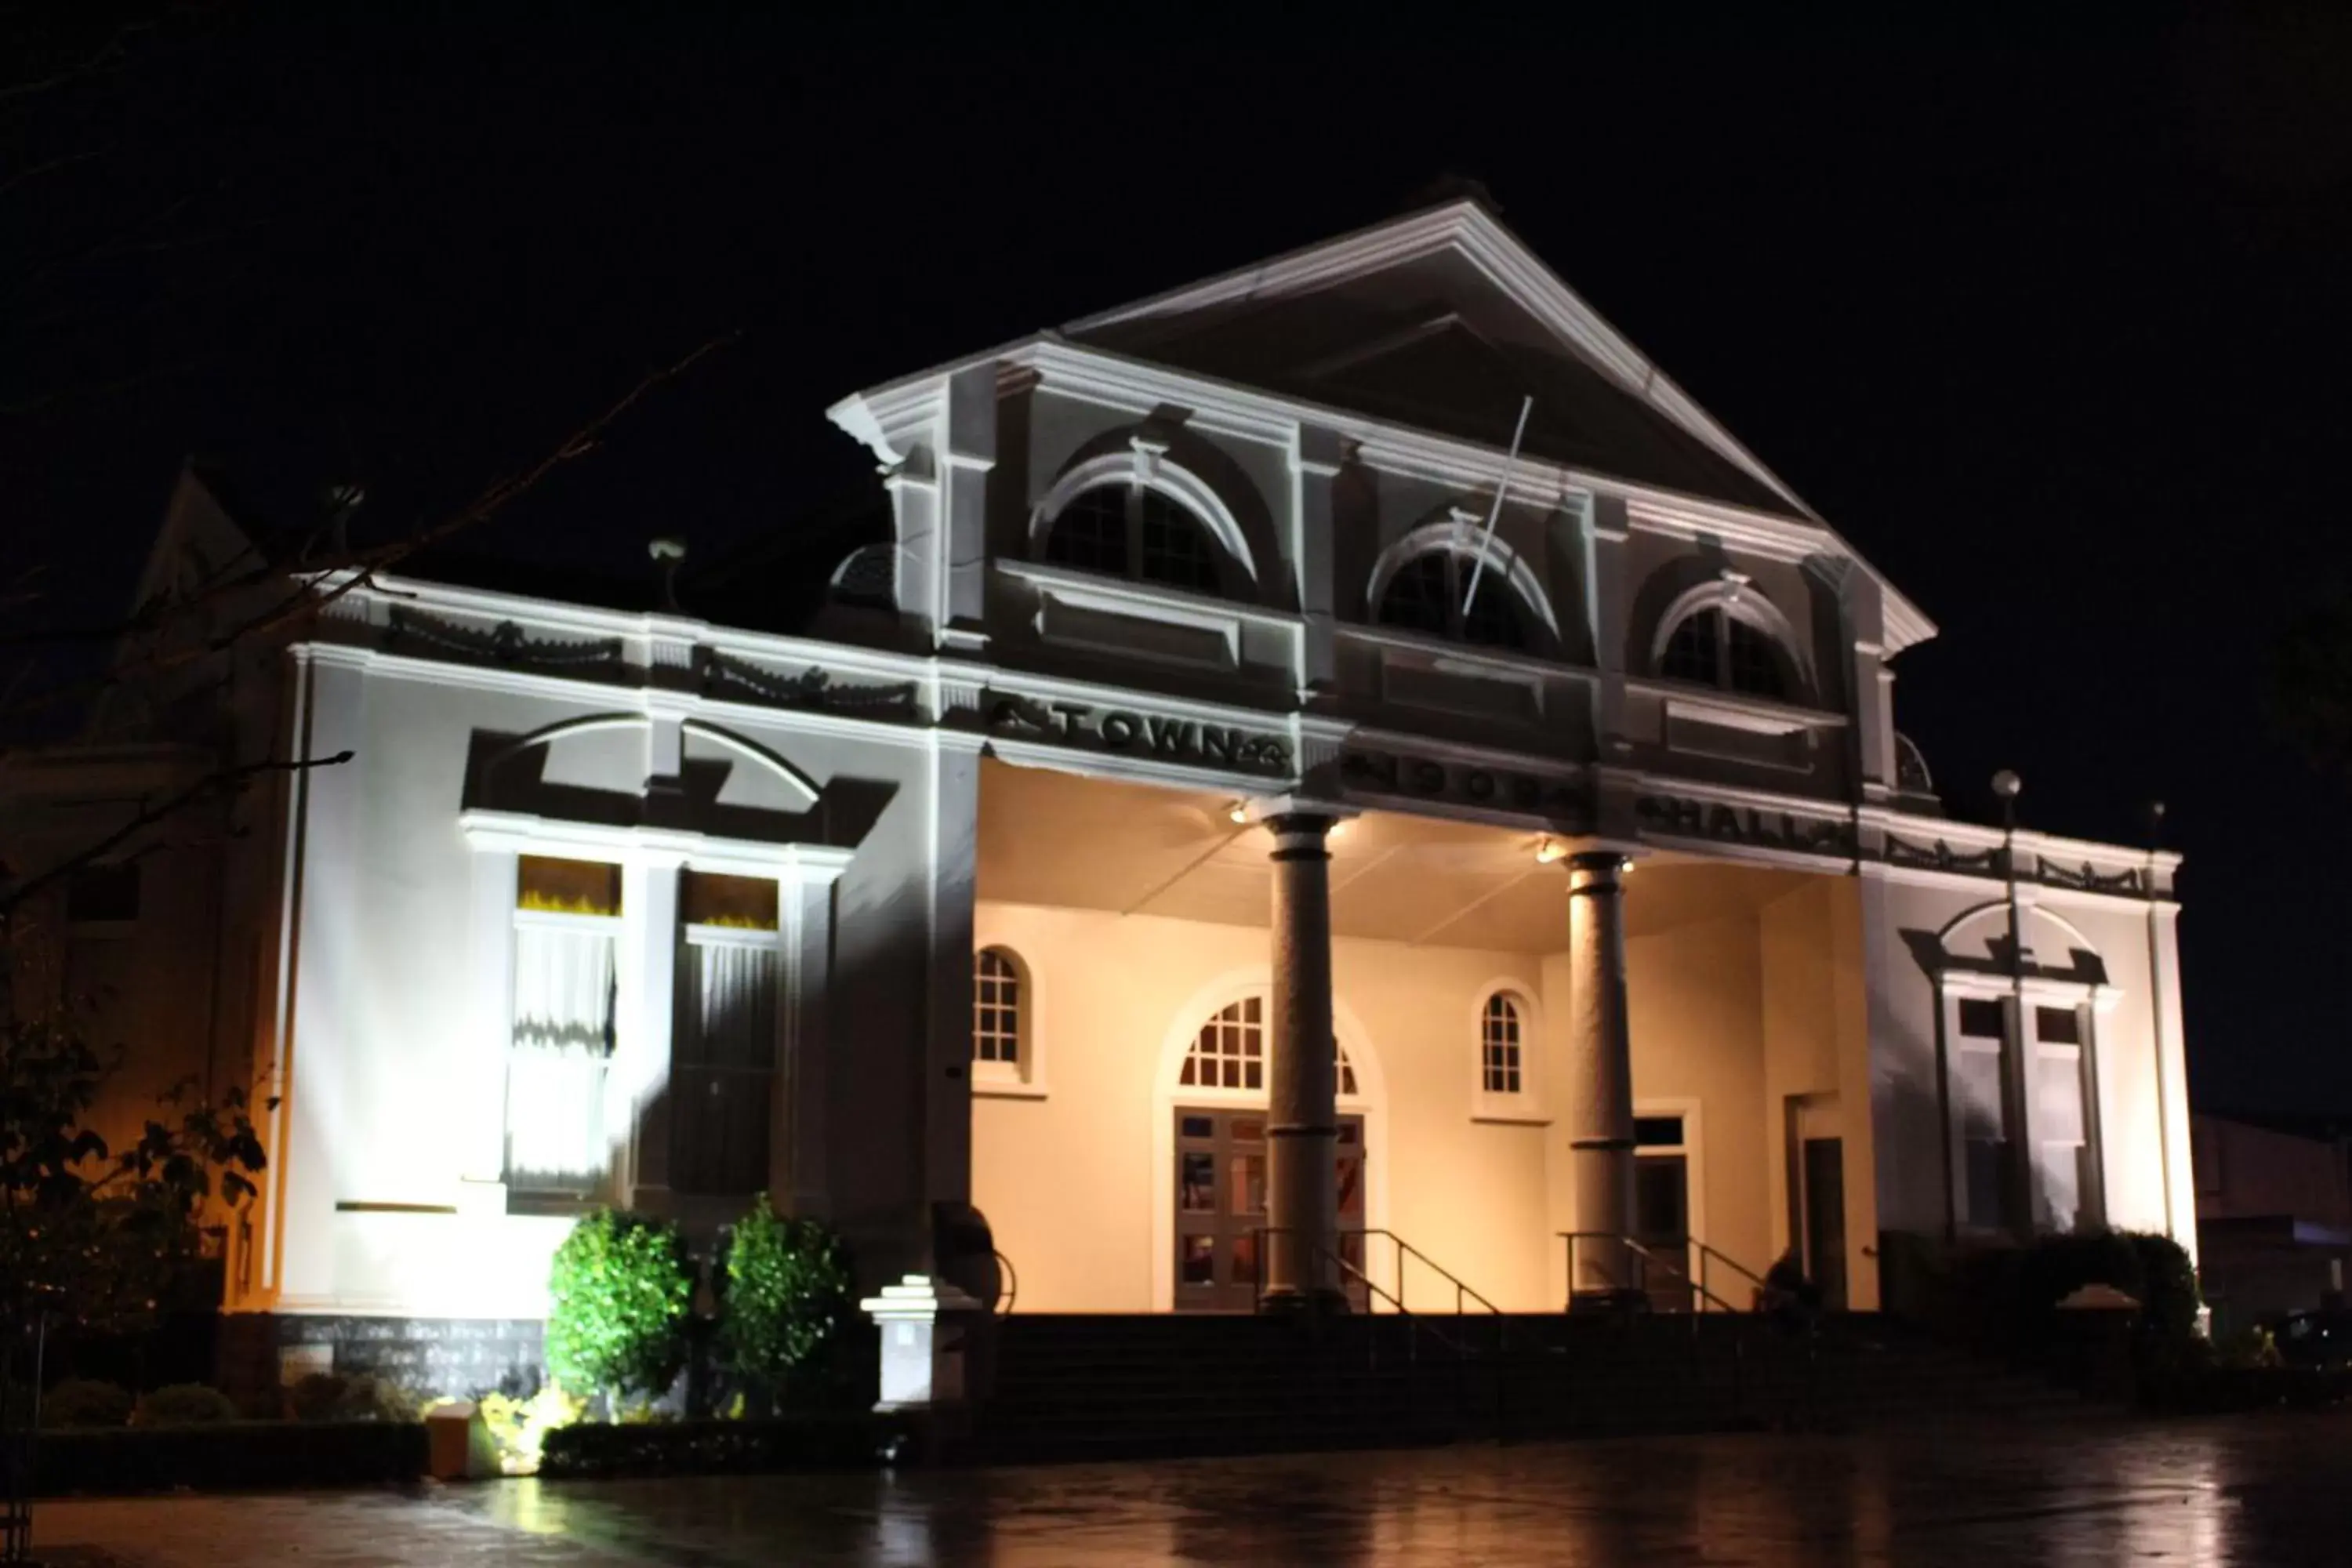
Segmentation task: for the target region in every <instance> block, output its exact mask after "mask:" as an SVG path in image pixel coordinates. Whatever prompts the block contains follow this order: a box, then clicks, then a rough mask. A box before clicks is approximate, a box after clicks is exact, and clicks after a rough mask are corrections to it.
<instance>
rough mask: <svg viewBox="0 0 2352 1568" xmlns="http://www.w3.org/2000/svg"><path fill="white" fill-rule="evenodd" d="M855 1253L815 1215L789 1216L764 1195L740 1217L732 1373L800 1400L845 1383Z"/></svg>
mask: <svg viewBox="0 0 2352 1568" xmlns="http://www.w3.org/2000/svg"><path fill="white" fill-rule="evenodd" d="M853 1294H854V1292H853V1290H852V1287H851V1282H850V1268H849V1258H848V1254H847V1252H846V1251H845V1249H844V1247H843V1246H842V1243H841V1238H840V1237H837V1236H835V1234H834V1233H833V1232H832V1231H831V1230H830V1229H828V1228H826V1227H825V1226H824V1225H822V1224H820V1223H819V1222H817V1221H815V1220H813V1219H785V1218H782V1217H780V1216H779V1215H777V1214H776V1212H775V1211H774V1210H773V1209H772V1208H770V1207H769V1206H768V1200H767V1197H766V1195H765V1194H761V1198H760V1201H759V1202H758V1203H757V1204H756V1205H753V1207H752V1209H751V1213H750V1214H748V1215H744V1216H743V1218H742V1219H741V1220H740V1221H738V1222H737V1224H736V1226H735V1231H734V1236H733V1237H732V1238H731V1239H730V1242H729V1244H728V1247H727V1294H726V1300H725V1303H724V1310H723V1315H722V1316H721V1317H720V1319H719V1354H720V1356H721V1358H722V1360H723V1363H724V1364H725V1365H726V1367H727V1370H728V1371H730V1372H731V1373H734V1374H735V1376H736V1377H738V1378H740V1379H741V1380H742V1381H743V1382H744V1383H745V1384H748V1385H750V1386H751V1388H752V1389H753V1390H755V1391H756V1392H757V1394H759V1395H761V1396H764V1399H765V1401H766V1402H768V1403H770V1404H773V1403H774V1402H776V1401H778V1400H780V1399H793V1400H795V1401H796V1402H797V1401H799V1400H801V1399H802V1398H803V1396H809V1395H817V1394H822V1393H824V1392H827V1391H829V1390H831V1389H832V1388H834V1387H835V1385H836V1384H838V1383H839V1381H840V1376H841V1373H842V1371H843V1364H844V1354H843V1350H844V1343H845V1339H846V1335H847V1329H848V1327H849V1325H850V1324H851V1323H852V1322H853V1321H855V1319H854V1315H853V1314H854V1313H855V1311H856V1305H855V1302H854V1300H853V1299H852V1298H853Z"/></svg>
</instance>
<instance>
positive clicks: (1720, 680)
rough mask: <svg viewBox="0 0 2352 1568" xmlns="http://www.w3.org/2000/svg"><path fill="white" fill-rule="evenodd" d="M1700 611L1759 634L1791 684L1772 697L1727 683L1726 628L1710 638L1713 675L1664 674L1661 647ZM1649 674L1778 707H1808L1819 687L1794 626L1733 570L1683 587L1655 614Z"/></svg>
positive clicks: (1728, 639) (1671, 682)
mask: <svg viewBox="0 0 2352 1568" xmlns="http://www.w3.org/2000/svg"><path fill="white" fill-rule="evenodd" d="M1704 615H1720V616H1723V617H1725V619H1727V620H1739V621H1743V622H1745V623H1747V625H1748V629H1749V630H1751V631H1754V632H1756V633H1757V634H1759V636H1761V637H1765V638H1766V639H1768V640H1769V641H1770V642H1771V644H1772V645H1773V646H1774V647H1777V648H1778V649H1779V650H1780V657H1781V658H1783V659H1785V660H1786V661H1787V662H1788V668H1789V674H1790V683H1791V686H1792V689H1790V690H1786V691H1783V692H1782V693H1781V694H1780V696H1778V697H1771V696H1768V695H1766V694H1765V693H1763V692H1760V691H1742V690H1740V689H1738V688H1737V687H1735V686H1733V685H1732V684H1731V629H1730V627H1729V626H1724V627H1721V628H1719V631H1718V635H1717V637H1716V649H1715V659H1716V678H1715V679H1713V680H1706V681H1696V680H1689V679H1684V678H1683V677H1680V676H1670V675H1668V674H1667V673H1666V649H1667V647H1669V646H1671V645H1672V644H1673V642H1674V640H1675V633H1676V632H1679V631H1681V630H1682V629H1683V625H1684V623H1685V622H1687V621H1691V620H1694V619H1696V618H1697V617H1698V616H1704ZM1650 673H1651V675H1652V676H1653V677H1654V678H1655V679H1659V680H1661V681H1664V682H1665V683H1666V684H1667V685H1669V686H1671V687H1674V688H1675V689H1683V690H1699V691H1712V692H1715V693H1717V694H1718V695H1720V696H1722V697H1724V698H1727V699H1728V700H1732V701H1735V702H1764V703H1771V704H1775V705H1778V706H1780V707H1783V708H1811V707H1812V706H1813V705H1814V704H1815V702H1816V701H1817V700H1818V699H1817V697H1816V696H1815V693H1816V692H1817V691H1819V689H1820V686H1819V683H1818V682H1817V681H1815V679H1813V668H1812V661H1811V659H1809V658H1806V657H1805V645H1804V643H1803V642H1802V641H1801V640H1800V639H1799V637H1798V636H1797V628H1796V627H1795V626H1791V625H1790V621H1789V617H1788V616H1785V615H1782V614H1781V613H1780V606H1779V605H1775V604H1774V603H1773V602H1772V601H1771V600H1770V599H1769V598H1767V597H1765V595H1764V594H1763V593H1762V591H1760V590H1759V589H1758V588H1757V587H1756V586H1755V585H1754V584H1753V583H1752V582H1750V581H1749V580H1748V578H1747V577H1745V576H1742V575H1740V574H1738V573H1733V574H1730V575H1729V576H1727V577H1724V578H1721V579H1718V580H1717V581H1715V582H1712V583H1702V584H1699V585H1698V586H1697V587H1696V588H1690V589H1685V591H1684V592H1683V593H1682V594H1681V595H1678V596H1676V598H1675V601H1674V603H1672V604H1670V605H1667V606H1666V610H1665V614H1664V615H1662V616H1659V617H1658V630H1657V634H1656V636H1654V637H1652V638H1651V639H1650Z"/></svg>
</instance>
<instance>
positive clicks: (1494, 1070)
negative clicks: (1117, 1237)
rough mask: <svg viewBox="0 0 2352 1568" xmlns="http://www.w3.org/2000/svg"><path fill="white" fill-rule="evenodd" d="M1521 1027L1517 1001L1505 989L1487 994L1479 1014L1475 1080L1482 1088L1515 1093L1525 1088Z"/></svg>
mask: <svg viewBox="0 0 2352 1568" xmlns="http://www.w3.org/2000/svg"><path fill="white" fill-rule="evenodd" d="M1523 1027H1524V1025H1523V1024H1522V1022H1521V1019H1520V1015H1519V1006H1518V1004H1517V1002H1516V1001H1514V1000H1513V999H1512V997H1511V996H1510V994H1508V993H1507V992H1503V991H1497V992H1496V993H1495V994H1493V995H1491V996H1489V997H1487V998H1486V1006H1485V1007H1484V1008H1482V1009H1481V1010H1480V1012H1479V1015H1478V1084H1479V1088H1480V1089H1481V1090H1482V1091H1483V1092H1485V1093H1486V1094H1489V1095H1499V1096H1514V1097H1515V1096H1517V1095H1518V1094H1520V1093H1521V1092H1522V1091H1523V1090H1524V1089H1526V1087H1527V1062H1526V1057H1525V1051H1526V1041H1525V1038H1524V1037H1523V1034H1522V1029H1523Z"/></svg>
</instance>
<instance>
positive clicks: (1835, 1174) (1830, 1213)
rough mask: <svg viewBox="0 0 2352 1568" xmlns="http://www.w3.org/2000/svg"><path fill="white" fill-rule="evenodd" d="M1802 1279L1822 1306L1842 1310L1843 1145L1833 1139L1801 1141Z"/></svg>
mask: <svg viewBox="0 0 2352 1568" xmlns="http://www.w3.org/2000/svg"><path fill="white" fill-rule="evenodd" d="M1805 1278H1806V1279H1811V1281H1812V1282H1813V1283H1814V1284H1815V1285H1816V1286H1818V1287H1819V1288H1820V1289H1821V1292H1822V1306H1823V1307H1825V1308H1827V1309H1828V1310H1831V1311H1832V1312H1843V1311H1844V1310H1845V1145H1844V1143H1843V1141H1842V1140H1840V1139H1836V1138H1808V1139H1806V1140H1805Z"/></svg>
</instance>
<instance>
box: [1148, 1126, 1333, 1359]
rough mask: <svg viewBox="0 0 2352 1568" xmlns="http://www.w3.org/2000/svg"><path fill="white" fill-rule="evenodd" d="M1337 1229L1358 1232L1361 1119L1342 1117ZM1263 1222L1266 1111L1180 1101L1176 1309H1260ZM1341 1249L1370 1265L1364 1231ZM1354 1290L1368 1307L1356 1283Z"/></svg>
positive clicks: (1230, 1310)
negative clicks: (1195, 1105)
mask: <svg viewBox="0 0 2352 1568" xmlns="http://www.w3.org/2000/svg"><path fill="white" fill-rule="evenodd" d="M1365 1154H1366V1152H1365V1149H1364V1122H1363V1118H1361V1117H1360V1116H1342V1117H1340V1118H1339V1154H1338V1164H1339V1171H1338V1175H1339V1228H1340V1230H1341V1231H1343V1232H1346V1231H1360V1230H1361V1229H1362V1228H1363V1225H1364V1213H1365V1210H1364V1161H1365ZM1265 1223H1266V1219H1265V1111H1263V1110H1205V1109H1188V1108H1185V1107H1181V1106H1180V1107H1178V1108H1177V1110H1176V1310H1178V1311H1180V1312H1248V1311H1254V1310H1256V1307H1257V1284H1258V1244H1259V1240H1260V1238H1259V1237H1258V1234H1257V1233H1258V1231H1259V1230H1260V1228H1261V1227H1263V1226H1265ZM1340 1247H1341V1255H1342V1256H1343V1257H1345V1258H1347V1259H1348V1261H1349V1263H1350V1264H1352V1265H1354V1266H1355V1267H1356V1268H1362V1267H1363V1266H1364V1258H1363V1237H1361V1236H1360V1235H1356V1236H1343V1237H1342V1238H1341V1242H1340ZM1350 1284H1351V1287H1352V1285H1353V1281H1350ZM1349 1295H1350V1297H1351V1298H1355V1299H1356V1300H1355V1304H1356V1305H1357V1306H1359V1307H1361V1306H1362V1305H1363V1303H1362V1301H1361V1300H1360V1296H1359V1293H1358V1290H1357V1289H1352V1288H1351V1289H1350V1290H1349Z"/></svg>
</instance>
